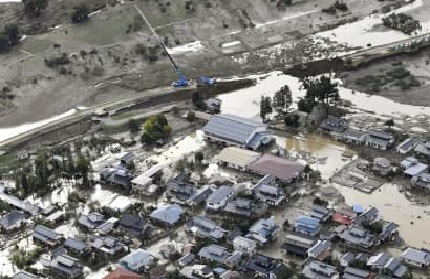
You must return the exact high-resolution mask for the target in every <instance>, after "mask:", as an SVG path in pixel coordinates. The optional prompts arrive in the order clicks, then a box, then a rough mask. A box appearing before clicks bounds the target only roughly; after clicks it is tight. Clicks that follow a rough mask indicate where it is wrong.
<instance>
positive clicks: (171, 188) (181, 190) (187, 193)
mask: <svg viewBox="0 0 430 279" xmlns="http://www.w3.org/2000/svg"><path fill="white" fill-rule="evenodd" d="M187 180H188V174H185V173H183V174H179V175H177V176H176V177H175V178H174V179H172V180H170V181H169V182H168V183H167V194H168V195H169V196H170V197H174V198H175V200H176V201H177V202H179V203H184V202H186V201H188V199H189V198H190V197H191V196H192V195H193V193H195V192H196V190H197V189H196V186H195V185H193V184H190V183H187Z"/></svg>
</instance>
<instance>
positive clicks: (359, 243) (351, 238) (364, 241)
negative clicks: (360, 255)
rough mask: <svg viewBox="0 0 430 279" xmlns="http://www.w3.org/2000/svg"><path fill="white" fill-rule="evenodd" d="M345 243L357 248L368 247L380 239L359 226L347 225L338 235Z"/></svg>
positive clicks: (375, 244)
mask: <svg viewBox="0 0 430 279" xmlns="http://www.w3.org/2000/svg"><path fill="white" fill-rule="evenodd" d="M338 236H339V237H340V238H341V239H342V240H343V241H344V242H345V245H347V246H350V247H355V248H358V249H364V250H367V249H370V248H372V247H374V246H377V245H379V244H380V240H379V239H378V238H377V237H375V236H373V235H372V234H370V233H369V231H367V230H366V229H364V228H362V227H359V226H354V225H352V226H349V227H347V228H346V229H345V230H344V231H343V232H342V233H340V234H339V235H338Z"/></svg>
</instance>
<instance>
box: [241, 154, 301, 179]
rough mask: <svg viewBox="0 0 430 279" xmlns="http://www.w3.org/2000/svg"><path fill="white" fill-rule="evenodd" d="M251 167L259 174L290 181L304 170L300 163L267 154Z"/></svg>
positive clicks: (250, 167)
mask: <svg viewBox="0 0 430 279" xmlns="http://www.w3.org/2000/svg"><path fill="white" fill-rule="evenodd" d="M249 169H250V170H251V171H253V172H255V173H259V174H270V175H273V176H275V177H276V178H278V179H281V180H284V181H287V182H290V181H291V180H293V179H294V178H297V176H298V175H299V174H300V172H302V171H303V169H304V166H303V165H302V164H300V163H297V162H294V161H291V160H287V159H284V158H281V157H276V156H273V155H270V154H265V155H263V157H261V158H260V159H258V160H257V161H255V162H254V163H252V164H251V165H250V166H249Z"/></svg>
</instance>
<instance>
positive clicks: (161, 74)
mask: <svg viewBox="0 0 430 279" xmlns="http://www.w3.org/2000/svg"><path fill="white" fill-rule="evenodd" d="M82 1H83V0H82ZM87 2H90V1H87ZM101 2H104V0H103V1H91V3H92V6H91V7H92V9H95V8H97V7H98V6H97V5H101ZM158 2H159V1H153V0H139V1H124V2H123V3H119V4H116V5H115V6H108V8H105V9H103V10H102V11H101V12H99V13H95V14H94V15H92V16H91V18H90V20H89V21H88V22H86V23H84V24H71V23H69V22H70V16H69V15H70V10H71V5H73V4H71V2H67V3H66V2H64V1H51V2H50V5H49V8H48V9H47V10H46V11H44V12H43V15H42V18H41V19H39V20H37V21H33V20H30V19H28V18H25V17H24V16H23V14H22V11H21V9H22V6H21V5H20V4H0V25H1V24H5V23H10V22H13V21H18V23H20V24H22V29H23V30H24V32H26V31H29V33H27V34H30V30H29V29H27V27H26V26H27V25H28V24H36V23H37V22H40V21H43V22H45V23H46V24H47V25H48V27H52V26H56V25H61V26H57V27H58V28H53V29H51V30H49V32H46V33H43V34H38V35H29V36H28V37H27V38H26V39H25V40H24V41H23V42H22V43H21V44H20V45H19V46H18V47H16V48H14V49H13V50H12V51H11V52H9V53H6V54H2V56H1V60H0V86H1V87H4V86H6V87H7V89H8V90H10V92H8V93H7V94H8V95H10V97H11V98H14V99H13V100H10V98H5V97H3V98H2V100H1V102H0V115H1V116H0V126H2V127H5V126H14V125H19V124H22V123H24V122H29V121H37V120H40V119H44V118H47V117H50V116H52V115H56V114H60V113H62V112H64V111H66V110H68V109H70V108H73V107H75V106H78V105H84V106H92V105H95V104H100V103H101V102H104V101H106V100H107V99H111V98H121V96H124V95H129V94H132V93H134V92H139V91H142V90H145V89H148V88H154V87H159V86H162V85H167V84H169V83H171V82H172V81H174V80H175V79H176V74H175V72H174V71H173V70H172V67H171V65H170V63H169V61H168V59H167V58H166V57H164V56H163V55H161V53H160V52H158V53H157V54H158V60H157V61H156V62H153V63H149V62H148V59H147V58H145V56H144V55H141V54H137V53H136V45H137V44H143V45H144V46H146V47H149V46H156V45H157V40H156V39H155V38H154V36H151V35H150V34H151V33H150V31H149V29H148V28H147V27H146V26H144V25H143V24H142V22H141V20H140V19H139V16H138V13H137V11H136V10H135V8H134V5H135V4H136V5H137V6H138V7H140V8H141V9H142V10H144V12H145V13H146V14H147V17H148V20H149V21H150V22H151V23H152V25H153V26H154V28H155V29H156V30H157V33H158V34H159V35H160V36H161V39H162V40H163V41H165V42H166V43H167V45H168V47H169V48H170V53H171V54H172V55H173V57H174V59H175V61H176V63H177V64H178V65H179V66H180V67H181V69H182V70H183V72H184V73H185V74H186V75H187V77H189V78H193V77H196V76H198V75H199V74H205V75H213V76H230V75H236V74H246V73H250V72H258V71H267V70H273V68H276V67H282V66H283V65H285V63H290V62H291V63H293V62H301V61H302V60H303V59H302V57H303V56H306V57H308V56H313V55H320V56H321V55H327V52H328V51H329V50H330V49H327V47H326V46H325V45H326V44H325V43H324V42H321V41H315V40H314V39H309V38H306V39H302V38H304V37H305V36H306V35H309V34H313V33H315V32H317V31H320V30H323V29H326V28H327V25H328V24H336V23H339V22H340V21H341V22H345V21H351V20H355V19H357V18H361V17H364V16H366V15H367V14H369V13H370V12H372V11H373V10H377V9H379V8H380V7H381V6H383V5H384V3H381V2H379V1H369V0H352V1H348V6H349V11H348V12H345V13H340V12H338V13H337V15H329V14H325V13H322V12H321V8H323V7H327V6H329V5H331V4H332V3H333V1H331V0H324V1H316V0H302V1H294V5H293V6H291V7H288V8H287V9H285V10H278V8H276V3H273V2H271V1H259V0H246V1H227V2H226V1H221V0H212V1H199V2H197V1H194V2H196V4H195V6H194V11H187V10H186V9H185V2H184V1H170V5H169V6H168V5H167V1H165V2H166V3H164V2H163V3H164V6H163V7H164V10H165V11H163V10H162V7H161V6H160V5H159V3H158ZM208 2H209V3H211V4H209V5H208V4H207V3H208ZM73 3H76V2H75V1H73ZM64 5H65V6H64ZM209 6H210V7H209ZM148 11H149V12H148ZM251 22H252V24H255V28H252V29H250V28H244V27H245V26H244V24H245V25H248V26H249V25H250V24H251ZM165 37H166V38H167V39H165ZM193 42H197V44H196V45H197V48H198V49H197V51H187V50H184V48H183V47H182V48H181V47H180V46H181V45H184V44H189V43H193ZM286 42H287V43H286ZM281 43H282V46H280V45H279V44H281ZM226 44H227V45H226ZM178 46H179V48H178ZM270 46H273V47H272V48H273V49H269V52H270V53H272V54H273V55H272V54H271V55H267V53H266V52H264V49H267V48H268V47H270ZM319 48H326V49H325V50H324V51H325V52H324V51H321V52H317V51H316V49H319ZM336 48H337V49H338V48H341V49H343V48H345V49H347V47H346V46H344V45H340V46H336ZM63 53H65V56H67V57H68V58H69V61H70V62H69V63H67V64H65V65H60V66H54V67H47V66H46V63H45V59H52V58H53V57H60V56H62V55H63ZM305 60H306V59H305Z"/></svg>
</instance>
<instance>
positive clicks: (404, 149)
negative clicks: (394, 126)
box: [396, 138, 418, 155]
mask: <svg viewBox="0 0 430 279" xmlns="http://www.w3.org/2000/svg"><path fill="white" fill-rule="evenodd" d="M417 144H418V141H417V140H416V139H413V138H408V139H406V140H404V141H402V142H401V143H400V144H399V145H398V146H397V148H396V151H397V152H398V153H400V154H403V155H405V154H407V153H409V152H411V151H412V150H413V149H414V148H415V147H416V146H417Z"/></svg>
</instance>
